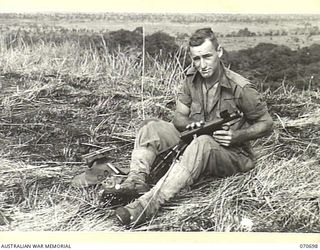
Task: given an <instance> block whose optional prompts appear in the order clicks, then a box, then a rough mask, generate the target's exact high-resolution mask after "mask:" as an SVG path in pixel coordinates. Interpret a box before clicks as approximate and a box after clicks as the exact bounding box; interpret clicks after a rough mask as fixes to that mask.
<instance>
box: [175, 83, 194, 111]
mask: <svg viewBox="0 0 320 250" xmlns="http://www.w3.org/2000/svg"><path fill="white" fill-rule="evenodd" d="M178 100H179V101H180V102H181V103H183V104H184V105H186V106H188V107H189V108H190V106H191V102H192V98H191V92H190V89H189V87H188V84H187V82H184V84H183V85H182V86H181V89H180V91H179V94H178Z"/></svg>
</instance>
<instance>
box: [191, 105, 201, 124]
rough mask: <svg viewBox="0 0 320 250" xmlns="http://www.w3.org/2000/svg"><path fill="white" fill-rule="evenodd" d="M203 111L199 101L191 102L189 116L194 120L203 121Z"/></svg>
mask: <svg viewBox="0 0 320 250" xmlns="http://www.w3.org/2000/svg"><path fill="white" fill-rule="evenodd" d="M201 111H202V108H201V104H200V103H198V102H193V103H191V107H190V115H189V117H190V118H191V119H192V120H194V121H201V120H202V113H201Z"/></svg>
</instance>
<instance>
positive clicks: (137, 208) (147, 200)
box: [115, 163, 200, 227]
mask: <svg viewBox="0 0 320 250" xmlns="http://www.w3.org/2000/svg"><path fill="white" fill-rule="evenodd" d="M199 174H200V172H199V171H190V170H188V169H187V168H186V167H184V166H182V165H181V164H180V163H174V164H172V166H171V167H170V169H169V170H168V172H167V173H166V174H165V175H164V176H163V177H162V178H161V179H160V180H159V181H158V183H157V184H156V185H155V186H154V187H153V188H152V189H151V190H150V191H149V192H147V193H145V194H144V195H142V196H141V197H139V198H138V199H136V200H135V201H134V202H132V203H130V204H128V205H126V206H124V207H120V208H118V209H117V210H116V212H115V213H116V216H117V218H118V219H119V220H120V222H121V223H122V224H124V225H127V226H128V225H130V226H132V227H134V226H135V225H138V224H141V223H143V222H145V220H146V219H148V218H151V217H152V216H153V215H154V214H155V213H156V212H157V211H158V209H159V208H160V206H161V205H163V204H164V203H165V202H166V201H168V200H169V199H170V198H172V197H173V196H175V195H176V194H177V193H178V192H179V191H180V190H181V189H182V188H184V187H186V186H188V185H191V184H192V183H193V182H194V180H195V179H197V178H198V177H199Z"/></svg>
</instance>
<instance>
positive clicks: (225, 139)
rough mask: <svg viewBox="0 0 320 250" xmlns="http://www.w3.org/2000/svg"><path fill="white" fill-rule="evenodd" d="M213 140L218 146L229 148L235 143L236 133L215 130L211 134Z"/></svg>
mask: <svg viewBox="0 0 320 250" xmlns="http://www.w3.org/2000/svg"><path fill="white" fill-rule="evenodd" d="M212 136H213V139H214V140H215V141H216V142H218V143H219V144H220V145H222V146H225V147H229V146H231V145H233V144H235V143H236V142H237V135H236V131H232V130H227V131H226V130H217V131H215V132H213V135H212Z"/></svg>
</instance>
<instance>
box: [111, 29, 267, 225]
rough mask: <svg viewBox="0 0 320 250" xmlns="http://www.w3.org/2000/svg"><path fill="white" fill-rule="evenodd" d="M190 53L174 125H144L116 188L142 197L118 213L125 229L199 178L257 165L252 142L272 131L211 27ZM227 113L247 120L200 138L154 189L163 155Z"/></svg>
mask: <svg viewBox="0 0 320 250" xmlns="http://www.w3.org/2000/svg"><path fill="white" fill-rule="evenodd" d="M189 52H190V56H191V58H192V62H193V66H194V67H192V68H190V69H189V70H188V72H187V76H186V81H185V83H184V85H183V86H182V90H181V92H180V93H179V98H178V101H177V104H176V110H175V117H174V120H173V122H172V123H169V122H165V121H162V120H157V119H152V120H150V121H146V122H145V124H144V126H143V127H142V128H141V129H140V131H139V133H138V135H137V137H136V141H135V145H134V150H133V152H132V158H131V164H130V172H129V175H128V177H127V179H126V180H125V181H124V182H123V183H122V184H121V185H120V186H119V187H117V190H116V192H117V193H118V194H119V192H122V193H123V194H125V193H126V192H128V193H129V192H132V191H134V192H136V193H141V194H143V195H141V196H140V197H139V198H137V199H136V200H134V201H133V202H132V203H130V204H128V205H126V206H123V207H120V208H118V209H117V210H116V212H115V213H116V216H117V218H118V219H119V220H120V222H121V223H122V224H124V225H131V226H133V225H136V224H137V223H139V224H140V223H142V222H144V221H145V220H146V219H148V218H151V217H152V216H153V215H154V214H155V213H156V212H157V211H158V209H159V208H160V206H161V205H162V204H164V203H165V202H166V201H168V200H169V199H170V198H172V197H173V196H175V195H176V194H177V193H178V192H179V191H180V190H181V189H182V188H184V187H186V186H189V185H191V184H193V183H194V182H196V181H197V179H198V178H199V177H200V176H217V177H226V176H230V175H233V174H236V173H239V172H246V171H249V170H250V169H252V168H253V167H254V165H255V164H254V155H253V152H252V149H251V145H250V142H249V141H250V140H253V139H257V138H259V137H262V136H264V135H266V134H268V133H269V132H271V130H272V126H273V121H272V118H271V117H270V115H269V113H268V109H267V106H266V104H265V102H263V101H262V100H261V98H260V96H259V94H258V92H257V91H256V90H255V89H254V86H253V85H252V84H251V83H250V82H249V81H248V80H247V79H245V78H244V77H242V76H241V75H239V74H237V73H235V72H233V71H231V70H229V69H227V68H225V67H224V65H223V64H222V62H221V61H220V59H221V56H222V54H223V49H222V48H221V46H220V45H219V44H218V41H217V38H216V37H215V35H214V33H213V32H212V30H211V29H210V28H204V29H199V30H197V31H196V32H195V33H194V34H193V35H192V36H191V37H190V39H189ZM225 110H227V111H229V112H230V113H233V112H234V111H239V112H241V114H242V117H241V118H240V119H239V120H238V121H236V122H235V123H234V124H230V129H228V130H227V129H226V130H218V131H215V132H213V134H212V135H201V136H198V137H197V138H195V139H194V140H193V141H192V142H191V143H190V144H189V145H188V147H187V148H186V150H185V151H184V153H183V155H182V156H181V157H180V159H179V161H177V162H176V163H175V164H173V165H172V166H171V167H170V169H169V170H168V171H167V173H166V174H165V175H164V176H163V177H162V178H161V179H160V180H159V181H158V182H157V183H156V185H155V186H154V187H153V188H152V189H150V190H149V186H148V185H147V183H146V179H147V177H148V175H149V174H150V171H151V166H152V164H153V162H154V160H155V158H156V156H157V155H158V154H159V152H161V151H162V150H163V149H165V148H168V147H170V146H173V145H176V144H178V142H179V135H180V132H181V131H183V130H185V129H186V128H190V127H191V128H195V127H199V126H201V124H200V122H201V121H204V122H209V121H214V120H215V119H217V118H219V117H220V112H222V111H225ZM113 191H115V190H112V189H110V190H109V192H110V193H112V192H113ZM106 192H108V190H106Z"/></svg>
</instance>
